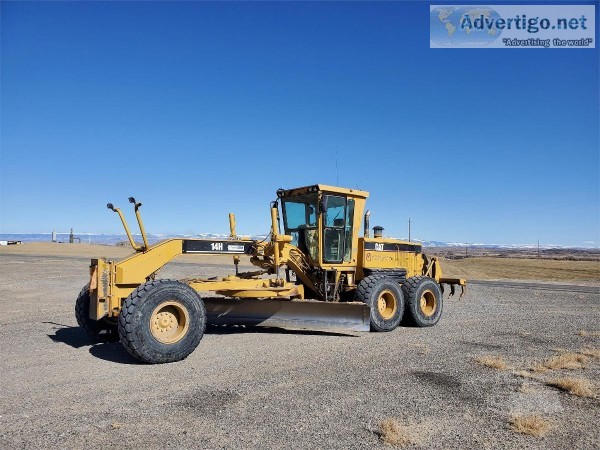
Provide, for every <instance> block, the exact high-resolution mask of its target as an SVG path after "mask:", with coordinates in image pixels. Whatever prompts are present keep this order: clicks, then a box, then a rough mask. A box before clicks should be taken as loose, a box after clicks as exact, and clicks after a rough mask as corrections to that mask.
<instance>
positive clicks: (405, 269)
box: [75, 184, 466, 363]
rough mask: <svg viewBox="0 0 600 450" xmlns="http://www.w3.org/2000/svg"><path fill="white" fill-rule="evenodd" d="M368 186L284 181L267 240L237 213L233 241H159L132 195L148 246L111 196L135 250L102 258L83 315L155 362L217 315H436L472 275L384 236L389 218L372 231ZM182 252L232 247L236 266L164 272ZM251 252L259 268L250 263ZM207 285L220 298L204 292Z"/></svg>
mask: <svg viewBox="0 0 600 450" xmlns="http://www.w3.org/2000/svg"><path fill="white" fill-rule="evenodd" d="M368 196H369V193H368V192H365V191H360V190H356V189H344V188H339V187H333V186H326V185H320V184H319V185H313V186H306V187H301V188H296V189H289V190H284V189H280V190H278V191H277V200H276V201H274V202H272V203H271V207H270V211H271V232H270V235H269V236H268V237H267V238H265V239H263V240H259V239H249V238H245V237H240V236H238V235H237V234H236V223H235V217H234V215H233V214H230V215H229V222H230V233H231V234H230V236H229V238H227V239H192V238H176V239H167V240H165V241H163V242H160V243H157V244H155V245H150V244H149V243H148V238H147V235H146V232H145V229H144V225H143V222H142V218H141V215H140V207H141V203H139V202H137V201H136V200H135V199H134V198H133V197H130V198H129V201H130V202H131V203H133V204H134V209H135V215H136V218H137V221H138V224H139V227H140V233H141V236H142V240H143V244H138V243H136V242H135V240H134V239H133V237H132V234H131V232H130V230H129V227H128V225H127V222H126V220H125V217H124V215H123V213H122V211H121V210H120V209H119V208H115V207H114V206H113V205H112V204H110V203H109V204H108V205H107V207H108V208H109V209H111V210H113V211H115V212H116V213H117V214H118V215H119V217H120V219H121V221H122V223H123V227H124V228H125V232H126V234H127V237H128V239H129V242H130V244H131V246H132V247H133V248H134V250H135V253H133V254H132V255H131V256H129V257H127V258H125V259H123V260H122V261H118V262H116V261H109V260H107V259H105V258H98V259H92V262H91V265H90V281H89V284H87V285H86V286H85V287H84V288H83V289H82V291H81V292H80V294H79V296H78V298H77V301H76V305H75V315H76V318H77V322H78V323H79V325H80V326H81V327H82V328H84V329H85V330H86V331H87V332H88V333H90V334H91V335H92V336H95V337H97V338H99V339H102V338H106V337H107V336H106V335H108V336H117V335H118V337H119V339H120V340H121V342H122V343H123V345H124V346H125V348H126V349H127V351H128V352H129V353H130V354H131V355H132V356H133V357H134V358H136V359H137V360H139V361H141V362H145V363H166V362H173V361H179V360H182V359H184V358H186V357H187V356H188V355H189V354H190V353H191V352H192V351H194V349H195V348H196V346H197V345H198V344H199V342H200V340H201V339H202V336H203V334H204V331H205V327H206V325H207V324H210V325H216V326H218V325H233V324H243V325H263V326H273V327H284V328H309V329H316V330H329V331H368V330H373V331H391V330H393V329H394V328H396V327H397V326H398V325H399V324H400V322H401V321H403V322H404V323H406V324H411V325H414V326H419V327H426V326H431V325H435V324H436V323H437V322H438V321H439V319H440V316H441V314H442V302H443V289H444V285H449V286H450V292H451V295H452V294H454V290H455V286H460V287H461V291H462V292H463V293H464V287H465V285H466V282H465V280H463V279H459V278H444V277H443V276H442V269H441V267H440V263H439V261H438V260H437V258H435V257H432V258H428V257H427V256H425V255H424V254H423V253H422V251H421V250H422V249H421V245H420V244H418V243H414V242H407V241H402V240H397V239H389V238H384V237H383V236H382V233H381V232H382V228H381V227H374V235H373V237H370V236H369V234H370V233H369V216H370V212H369V211H367V212H366V214H365V215H364V216H363V211H364V207H365V202H366V199H367V197H368ZM363 220H364V234H363V236H360V235H359V232H360V228H361V225H362V222H363ZM281 222H283V233H282V232H281V225H282V224H281ZM182 254H204V255H233V263H234V265H235V273H232V274H231V275H230V276H227V277H224V278H220V279H216V278H210V279H205V278H193V279H186V280H167V279H160V278H159V277H158V272H159V270H160V269H161V268H162V267H163V266H164V265H166V264H167V263H169V262H170V261H172V260H173V259H174V258H176V257H177V256H179V255H182ZM243 255H246V256H247V257H249V258H250V262H251V263H252V264H253V265H254V266H256V268H257V269H258V270H255V271H250V272H240V271H239V267H238V266H239V261H240V257H241V256H243ZM205 292H209V293H214V294H217V296H214V295H213V296H206V295H203V296H202V297H201V296H200V294H199V293H205ZM461 295H462V293H461Z"/></svg>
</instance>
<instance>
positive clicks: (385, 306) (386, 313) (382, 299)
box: [377, 290, 398, 320]
mask: <svg viewBox="0 0 600 450" xmlns="http://www.w3.org/2000/svg"><path fill="white" fill-rule="evenodd" d="M397 309H398V304H397V303H396V297H395V296H394V294H393V293H392V292H391V291H388V290H385V291H383V292H382V293H381V294H379V297H378V298H377V310H378V311H379V315H380V316H381V317H383V318H384V319H386V320H387V319H391V318H392V317H394V314H396V310H397Z"/></svg>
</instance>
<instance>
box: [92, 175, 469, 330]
mask: <svg viewBox="0 0 600 450" xmlns="http://www.w3.org/2000/svg"><path fill="white" fill-rule="evenodd" d="M307 193H311V194H313V193H316V194H317V196H318V199H319V202H320V201H321V199H322V197H323V195H331V194H335V195H338V196H345V197H347V198H351V199H353V200H354V216H353V225H352V242H351V253H350V258H349V261H345V262H341V263H324V261H323V254H324V252H323V239H322V238H319V239H318V253H319V254H318V255H314V256H316V258H315V257H311V255H306V254H303V253H302V252H301V251H300V250H299V249H298V248H297V247H295V246H294V245H292V244H291V242H292V236H289V235H285V234H281V233H280V231H279V216H278V215H279V212H278V208H277V207H271V210H270V215H271V232H272V234H271V239H270V241H252V240H250V239H248V238H240V237H238V236H237V234H236V222H235V216H234V215H233V214H230V215H229V226H230V238H231V239H233V240H236V241H237V242H240V243H244V244H247V243H252V248H253V253H252V254H251V255H250V256H251V259H250V262H251V263H252V264H254V265H255V266H257V267H260V268H261V269H263V270H262V271H258V272H257V273H246V274H239V276H230V277H226V278H223V279H221V280H202V279H193V280H188V281H187V283H188V284H189V286H191V287H192V288H193V289H195V290H197V291H210V292H215V293H217V294H221V295H226V296H229V297H238V298H299V299H304V298H305V292H304V286H306V287H307V288H309V289H310V290H312V291H313V292H315V293H317V294H319V293H320V292H323V282H324V279H323V275H324V272H322V271H324V270H327V271H329V273H330V274H331V277H330V278H329V283H332V284H333V286H334V288H335V292H336V293H340V292H342V290H352V289H355V288H356V285H357V284H358V283H359V282H360V280H362V279H363V278H364V276H365V273H364V269H376V268H387V269H397V268H403V269H406V271H407V277H412V276H419V275H427V276H430V277H431V278H433V279H435V280H436V281H437V282H438V283H446V284H450V285H460V286H464V285H465V284H466V283H465V280H463V279H450V278H443V277H442V270H441V267H440V264H439V261H438V260H437V258H431V259H428V258H427V257H426V256H424V255H423V254H422V253H421V252H413V251H400V250H396V251H374V250H365V243H371V242H376V243H378V244H382V243H392V244H411V243H409V242H406V241H401V240H395V239H381V238H365V237H362V236H359V232H360V228H361V224H362V222H363V220H362V219H363V211H364V208H365V202H366V199H367V198H368V196H369V193H368V192H366V191H360V190H356V189H345V188H339V187H335V186H328V185H312V186H305V187H302V188H297V189H291V190H287V191H284V194H283V195H286V196H287V195H302V194H307ZM278 195H279V192H278ZM130 201H131V202H132V203H134V205H135V213H136V218H137V219H138V223H139V226H140V230H141V232H142V237H143V240H144V245H143V246H138V245H136V244H135V242H134V240H133V238H132V235H131V232H130V230H129V227H128V226H127V222H126V221H125V218H124V216H123V213H122V212H121V210H120V209H118V208H114V207H113V206H112V205H109V208H110V209H112V210H113V211H115V212H117V213H118V215H119V217H120V219H121V221H122V223H123V227H124V228H125V232H126V234H127V237H128V239H129V242H130V243H131V245H132V247H133V248H134V250H136V252H137V253H134V254H132V255H130V256H128V257H127V258H125V259H123V260H122V261H119V262H113V261H107V260H105V259H93V260H92V264H91V267H90V298H91V305H90V306H91V307H90V317H91V318H92V319H96V320H98V319H100V318H102V317H104V316H113V317H116V316H117V315H118V314H119V312H120V309H121V303H122V301H123V300H124V299H125V298H126V297H127V296H128V295H129V294H131V292H132V291H133V290H134V289H136V288H137V287H138V286H140V285H141V284H143V283H145V282H146V281H148V280H151V279H154V278H155V277H156V275H157V273H158V271H159V270H160V269H161V268H162V267H163V266H164V265H165V264H167V263H168V262H170V261H172V260H173V259H174V258H176V257H177V256H179V255H180V254H181V253H182V246H183V241H184V240H183V239H168V240H166V241H163V242H160V243H158V244H155V245H153V246H150V245H149V244H148V241H147V239H146V232H145V229H144V225H143V222H142V219H141V215H140V212H139V207H140V206H141V203H136V202H135V200H134V199H130ZM319 204H320V203H319ZM323 229H324V223H323V214H318V230H316V231H317V232H318V236H319V237H322V236H323ZM193 240H196V241H200V240H201V239H186V241H193ZM211 254H218V253H211ZM221 254H223V253H221ZM237 262H239V256H237V255H234V263H235V264H236V275H237ZM282 267H287V268H288V269H290V270H292V271H293V272H294V273H295V274H296V276H297V278H298V279H299V280H300V281H301V282H302V284H295V283H288V282H287V281H285V279H284V278H282V277H280V275H279V272H280V269H281V268H282ZM264 272H268V273H270V274H275V275H276V276H275V278H261V275H262V274H263V273H264ZM319 295H320V294H319ZM331 295H333V292H330V293H329V294H328V299H329V297H330V296H331ZM388 297H389V295H388V296H387V297H386V296H385V295H383V297H380V300H381V305H378V307H379V306H381V308H382V309H381V311H383V312H382V316H384V317H386V316H385V315H389V314H392V315H393V312H390V311H395V310H394V308H397V305H396V304H395V299H394V301H392V299H388ZM392 297H393V295H392ZM171 306H173V305H171ZM173 308H175V307H173ZM173 308H170V309H169V311H170V312H169V311H163V312H160V311H159V312H157V316H158V315H159V314H162V313H164V314H162V315H161V319H160V320H162V319H163V318H165V317H167V316H169V314H171V315H170V316H169V317H174V316H175V315H176V314H175V313H173V311H175V310H176V308H175V309H173ZM171 310H173V311H171ZM381 311H380V312H381ZM389 317H391V316H389ZM157 320H158V319H157ZM160 320H159V322H160ZM181 320H183V319H181ZM160 323H162V322H160ZM153 332H154V331H153ZM157 332H160V331H157ZM161 333H163V334H164V333H165V331H162V332H161Z"/></svg>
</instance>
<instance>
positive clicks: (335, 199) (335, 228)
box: [323, 195, 347, 263]
mask: <svg viewBox="0 0 600 450" xmlns="http://www.w3.org/2000/svg"><path fill="white" fill-rule="evenodd" d="M346 211H347V201H346V197H339V196H337V195H325V196H323V261H324V262H330V263H340V262H342V261H343V260H345V248H346V239H345V236H346V221H347V220H346Z"/></svg>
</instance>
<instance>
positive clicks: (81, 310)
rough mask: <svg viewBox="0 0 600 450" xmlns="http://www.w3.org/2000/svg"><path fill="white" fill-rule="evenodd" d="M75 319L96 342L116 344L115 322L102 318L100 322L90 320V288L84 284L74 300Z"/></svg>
mask: <svg viewBox="0 0 600 450" xmlns="http://www.w3.org/2000/svg"><path fill="white" fill-rule="evenodd" d="M75 318H76V319H77V324H78V325H79V326H80V327H81V328H83V329H84V330H85V332H86V333H87V334H89V335H90V336H91V337H93V338H94V339H96V340H98V341H103V342H106V341H109V342H111V341H112V342H116V341H118V340H119V333H118V332H117V324H116V322H111V321H109V320H108V319H107V318H105V317H103V318H102V319H100V320H93V319H91V318H90V288H89V284H86V285H85V286H84V287H83V289H81V292H80V293H79V295H78V296H77V300H75Z"/></svg>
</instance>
